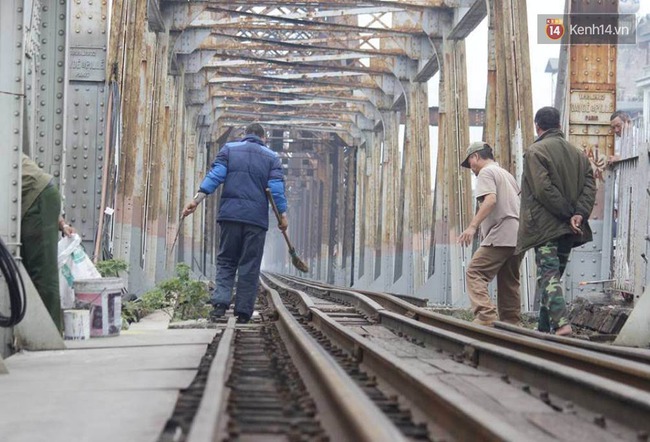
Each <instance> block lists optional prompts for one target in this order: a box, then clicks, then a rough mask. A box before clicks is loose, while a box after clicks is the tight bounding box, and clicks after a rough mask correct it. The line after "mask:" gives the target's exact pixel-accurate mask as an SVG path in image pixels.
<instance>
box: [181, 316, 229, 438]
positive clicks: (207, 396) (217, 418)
mask: <svg viewBox="0 0 650 442" xmlns="http://www.w3.org/2000/svg"><path fill="white" fill-rule="evenodd" d="M234 335H235V318H234V317H231V318H230V319H229V320H228V323H227V325H226V328H225V329H224V331H223V335H222V336H221V338H220V339H219V346H218V347H217V353H216V354H215V355H214V359H213V360H212V363H211V364H210V371H209V372H208V379H207V382H206V385H205V390H204V392H203V396H202V397H201V402H200V403H199V408H198V409H197V410H196V415H195V416H194V420H193V421H192V428H191V429H190V432H189V434H188V436H187V442H202V441H207V440H217V436H218V435H219V432H220V431H221V429H222V428H223V426H224V425H225V424H224V417H225V415H224V410H225V408H226V403H227V395H228V389H227V388H226V380H227V379H228V374H229V372H230V365H231V362H232V352H233V342H234Z"/></svg>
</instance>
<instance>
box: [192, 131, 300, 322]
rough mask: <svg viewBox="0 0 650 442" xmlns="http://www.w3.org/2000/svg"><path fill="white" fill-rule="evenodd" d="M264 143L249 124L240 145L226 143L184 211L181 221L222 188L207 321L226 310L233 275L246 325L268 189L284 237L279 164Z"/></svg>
mask: <svg viewBox="0 0 650 442" xmlns="http://www.w3.org/2000/svg"><path fill="white" fill-rule="evenodd" d="M264 138H265V137H264V128H263V127H262V126H261V125H260V124H257V123H253V124H251V125H249V126H248V127H247V128H246V134H245V136H244V138H243V139H242V140H241V141H235V142H230V143H226V144H225V145H224V146H223V147H222V148H221V150H220V151H219V154H218V155H217V158H216V160H215V161H214V163H212V168H211V169H210V171H209V172H208V173H207V175H206V176H205V178H204V179H203V181H202V182H201V185H200V186H199V191H198V192H197V194H196V195H195V196H194V199H193V200H192V201H190V202H189V203H188V204H187V206H185V209H184V210H183V217H186V216H188V215H190V214H192V213H194V211H195V210H196V208H197V207H198V205H199V203H201V201H203V200H204V199H205V197H206V196H207V195H209V194H211V193H213V192H214V191H215V190H216V189H217V188H218V187H219V186H220V185H221V184H223V192H222V193H221V203H220V206H219V215H218V217H217V222H218V223H219V226H220V229H221V237H220V244H219V254H218V256H217V276H216V289H215V290H214V292H213V294H212V298H211V303H212V305H213V306H214V308H213V310H212V312H211V313H210V317H211V319H215V318H220V317H222V316H223V315H224V314H225V313H226V310H228V307H229V306H230V299H231V297H232V289H233V286H234V283H235V274H237V273H239V276H238V279H237V287H236V294H237V296H236V298H235V311H234V312H235V316H237V322H238V323H243V324H245V323H247V322H248V321H249V320H250V318H251V316H252V314H253V307H254V305H255V299H256V297H257V286H258V283H259V274H260V265H261V263H262V254H263V252H264V242H265V240H266V231H267V230H268V227H269V216H268V211H269V205H268V204H269V203H268V200H267V196H266V189H267V188H269V189H270V190H271V194H272V195H273V200H274V202H275V204H276V206H277V208H278V212H279V213H280V223H279V224H278V227H279V228H280V230H281V231H283V232H284V231H285V230H286V229H287V227H288V226H289V222H288V220H287V215H286V211H287V198H286V196H285V186H284V174H283V172H282V163H281V161H280V157H279V156H278V154H277V153H275V152H273V151H272V150H271V149H269V148H268V147H267V146H266V145H265V144H264Z"/></svg>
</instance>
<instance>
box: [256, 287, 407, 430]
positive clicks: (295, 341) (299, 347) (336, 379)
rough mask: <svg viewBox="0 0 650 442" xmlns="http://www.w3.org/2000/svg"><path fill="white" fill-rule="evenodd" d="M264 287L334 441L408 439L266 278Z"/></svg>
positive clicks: (290, 350) (287, 343) (278, 322)
mask: <svg viewBox="0 0 650 442" xmlns="http://www.w3.org/2000/svg"><path fill="white" fill-rule="evenodd" d="M262 288H263V289H264V290H265V291H266V292H267V293H268V297H269V299H270V301H271V304H272V305H273V308H274V310H275V311H276V312H277V315H278V321H277V322H276V324H277V327H278V331H279V332H280V335H281V336H282V338H283V340H284V342H285V345H286V347H287V350H288V351H289V353H290V354H291V357H292V359H293V360H294V363H295V365H296V368H297V369H298V371H299V372H300V374H301V376H302V377H303V379H304V381H305V385H306V386H307V388H308V389H309V390H310V392H311V393H312V396H313V397H314V401H315V402H316V403H317V404H318V408H319V414H320V416H321V417H322V423H323V425H324V427H325V428H327V429H328V431H329V432H330V435H331V436H332V440H349V441H368V442H371V441H372V442H374V441H386V442H393V441H405V440H406V438H405V437H404V435H403V434H402V433H401V432H400V431H399V430H398V429H397V427H395V425H394V424H393V423H392V422H391V421H390V420H389V419H388V418H387V417H386V415H385V414H384V413H382V412H381V410H379V408H378V407H377V406H376V405H375V404H374V403H373V402H372V401H371V400H370V399H369V398H368V397H367V396H366V395H365V394H364V393H363V391H362V390H361V388H360V387H359V386H358V385H357V384H356V383H355V382H354V381H353V380H352V379H350V377H349V376H348V375H347V373H345V371H344V370H343V369H342V368H341V367H340V366H339V365H338V364H337V363H336V361H335V360H334V359H333V358H332V357H331V356H330V355H329V354H328V353H327V352H326V351H325V350H324V349H322V348H321V347H320V345H319V344H318V343H317V342H316V341H315V340H314V339H313V338H312V337H311V336H310V335H309V334H308V333H307V332H306V331H305V330H304V329H303V328H302V326H301V325H300V324H299V323H298V321H296V319H295V318H294V317H293V315H292V314H291V313H290V312H289V311H288V310H287V308H286V307H285V306H284V305H283V303H282V300H281V298H280V295H279V293H278V292H277V291H276V290H274V289H272V288H271V287H269V286H268V285H267V284H266V283H265V282H264V281H262ZM369 423H371V424H369Z"/></svg>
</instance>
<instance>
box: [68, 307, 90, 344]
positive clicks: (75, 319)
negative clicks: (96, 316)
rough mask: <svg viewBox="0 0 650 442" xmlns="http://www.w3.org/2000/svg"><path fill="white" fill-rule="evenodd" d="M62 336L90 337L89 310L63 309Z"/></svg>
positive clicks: (70, 337)
mask: <svg viewBox="0 0 650 442" xmlns="http://www.w3.org/2000/svg"><path fill="white" fill-rule="evenodd" d="M63 338H64V339H75V340H76V339H80V340H83V339H90V312H89V311H88V310H75V309H70V310H63Z"/></svg>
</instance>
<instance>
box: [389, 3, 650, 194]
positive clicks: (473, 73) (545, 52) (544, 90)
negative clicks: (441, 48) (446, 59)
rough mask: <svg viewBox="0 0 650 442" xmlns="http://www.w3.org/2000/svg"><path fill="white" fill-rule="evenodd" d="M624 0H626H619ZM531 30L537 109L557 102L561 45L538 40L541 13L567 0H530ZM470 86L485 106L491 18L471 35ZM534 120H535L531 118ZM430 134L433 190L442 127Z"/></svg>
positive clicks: (472, 98) (477, 103)
mask: <svg viewBox="0 0 650 442" xmlns="http://www.w3.org/2000/svg"><path fill="white" fill-rule="evenodd" d="M619 1H620V2H621V4H622V3H623V2H624V1H627V2H630V1H635V0H619ZM639 3H640V8H639V11H638V12H637V14H639V15H645V14H650V0H639ZM527 7H528V34H529V44H530V57H531V59H530V70H531V77H532V93H533V112H535V111H536V110H537V109H539V108H540V107H543V106H551V105H552V104H553V101H552V100H553V93H552V86H551V74H547V73H545V72H544V70H545V68H546V64H547V63H548V59H549V58H553V57H558V56H559V53H560V46H559V45H550V44H537V15H539V14H562V13H563V12H564V0H543V1H542V0H528V2H527ZM465 43H466V51H467V72H468V76H467V83H468V84H467V87H468V101H469V107H470V108H481V109H482V108H483V107H485V90H486V84H487V19H486V20H483V23H481V24H480V25H479V26H478V27H477V28H476V29H475V30H474V32H472V33H471V34H470V35H469V36H468V37H467V39H466V40H465ZM439 81H440V78H439V74H437V75H436V76H434V77H433V78H432V79H431V80H430V81H429V105H430V106H437V105H438V85H439V83H438V82H439ZM530 124H532V121H531V122H530ZM402 134H403V126H402V127H400V140H402V139H403V138H402ZM429 134H430V140H431V146H432V149H431V165H432V177H433V180H432V190H433V186H434V183H435V174H436V167H435V164H436V162H437V151H438V149H437V146H438V127H437V126H430V127H429ZM482 135H483V128H482V127H470V141H477V140H480V139H481V138H482Z"/></svg>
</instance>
